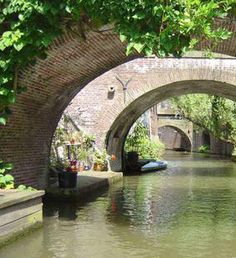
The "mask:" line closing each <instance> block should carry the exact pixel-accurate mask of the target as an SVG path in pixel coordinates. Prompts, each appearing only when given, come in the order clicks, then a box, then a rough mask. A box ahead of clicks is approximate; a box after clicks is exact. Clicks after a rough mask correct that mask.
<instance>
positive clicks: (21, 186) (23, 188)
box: [17, 185, 37, 192]
mask: <svg viewBox="0 0 236 258" xmlns="http://www.w3.org/2000/svg"><path fill="white" fill-rule="evenodd" d="M17 190H20V191H29V192H33V191H37V190H36V189H35V188H33V187H31V186H25V185H18V187H17Z"/></svg>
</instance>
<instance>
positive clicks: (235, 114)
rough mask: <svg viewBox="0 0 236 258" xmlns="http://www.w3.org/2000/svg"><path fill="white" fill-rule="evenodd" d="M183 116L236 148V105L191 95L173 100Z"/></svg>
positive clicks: (203, 96) (225, 100) (216, 97)
mask: <svg viewBox="0 0 236 258" xmlns="http://www.w3.org/2000/svg"><path fill="white" fill-rule="evenodd" d="M172 103H173V104H174V106H175V108H176V110H178V111H179V112H180V113H181V115H182V116H183V117H184V118H186V119H188V120H190V121H191V122H193V123H194V124H196V125H198V126H199V127H201V128H204V129H206V130H207V131H208V132H210V133H211V134H212V135H214V136H215V137H216V138H218V139H220V140H223V141H226V142H229V143H232V144H233V145H234V146H236V103H235V102H234V101H232V100H229V99H226V98H222V97H218V96H209V95H206V94H189V95H184V96H181V97H176V98H172Z"/></svg>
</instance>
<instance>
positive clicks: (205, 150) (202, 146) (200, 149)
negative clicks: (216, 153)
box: [198, 145, 210, 153]
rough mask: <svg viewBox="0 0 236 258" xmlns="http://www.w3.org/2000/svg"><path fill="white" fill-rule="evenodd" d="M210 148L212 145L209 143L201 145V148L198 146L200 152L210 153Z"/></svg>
mask: <svg viewBox="0 0 236 258" xmlns="http://www.w3.org/2000/svg"><path fill="white" fill-rule="evenodd" d="M209 150H210V146H209V145H201V146H200V147H199V148H198V151H199V152H200V153H208V152H209Z"/></svg>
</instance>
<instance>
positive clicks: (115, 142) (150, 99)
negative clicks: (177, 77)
mask: <svg viewBox="0 0 236 258" xmlns="http://www.w3.org/2000/svg"><path fill="white" fill-rule="evenodd" d="M235 87H236V84H234V85H232V84H227V83H225V82H219V81H218V82H217V81H207V80H205V81H182V82H176V83H171V84H169V85H165V86H162V87H160V88H156V89H155V90H151V91H149V92H148V93H146V94H143V95H142V96H140V97H139V98H137V99H136V100H135V101H133V102H132V103H130V105H129V106H127V107H126V108H125V109H124V110H123V111H122V112H121V113H120V115H119V116H118V117H117V118H116V120H115V121H114V123H113V124H112V126H111V128H110V130H109V132H108V136H107V140H106V142H107V149H108V151H109V153H112V154H115V155H116V157H117V160H116V161H112V164H111V165H112V169H114V170H117V171H119V170H121V169H122V163H121V162H122V152H123V145H124V140H125V138H126V135H127V132H128V131H129V129H130V127H131V126H132V124H133V123H134V122H135V121H136V120H137V118H138V117H139V116H140V115H141V114H142V113H143V112H144V111H145V110H147V109H149V108H150V107H151V106H152V105H153V104H157V103H158V102H161V101H163V100H164V99H168V98H170V97H172V96H173V94H175V96H176V95H184V94H187V93H206V94H215V95H218V96H223V97H227V98H230V99H232V100H234V101H235V100H236V91H235ZM164 88H165V90H164ZM220 88H221V89H222V90H223V91H224V92H223V91H220ZM228 90H229V91H228ZM227 91H228V94H227ZM233 91H234V92H233ZM230 92H231V93H230ZM127 117H128V118H129V119H128V120H127Z"/></svg>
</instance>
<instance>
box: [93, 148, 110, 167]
mask: <svg viewBox="0 0 236 258" xmlns="http://www.w3.org/2000/svg"><path fill="white" fill-rule="evenodd" d="M109 158H110V156H109V155H108V154H107V151H106V149H102V150H98V149H97V150H96V151H95V153H94V163H96V164H98V165H107V163H108V159H109Z"/></svg>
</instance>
